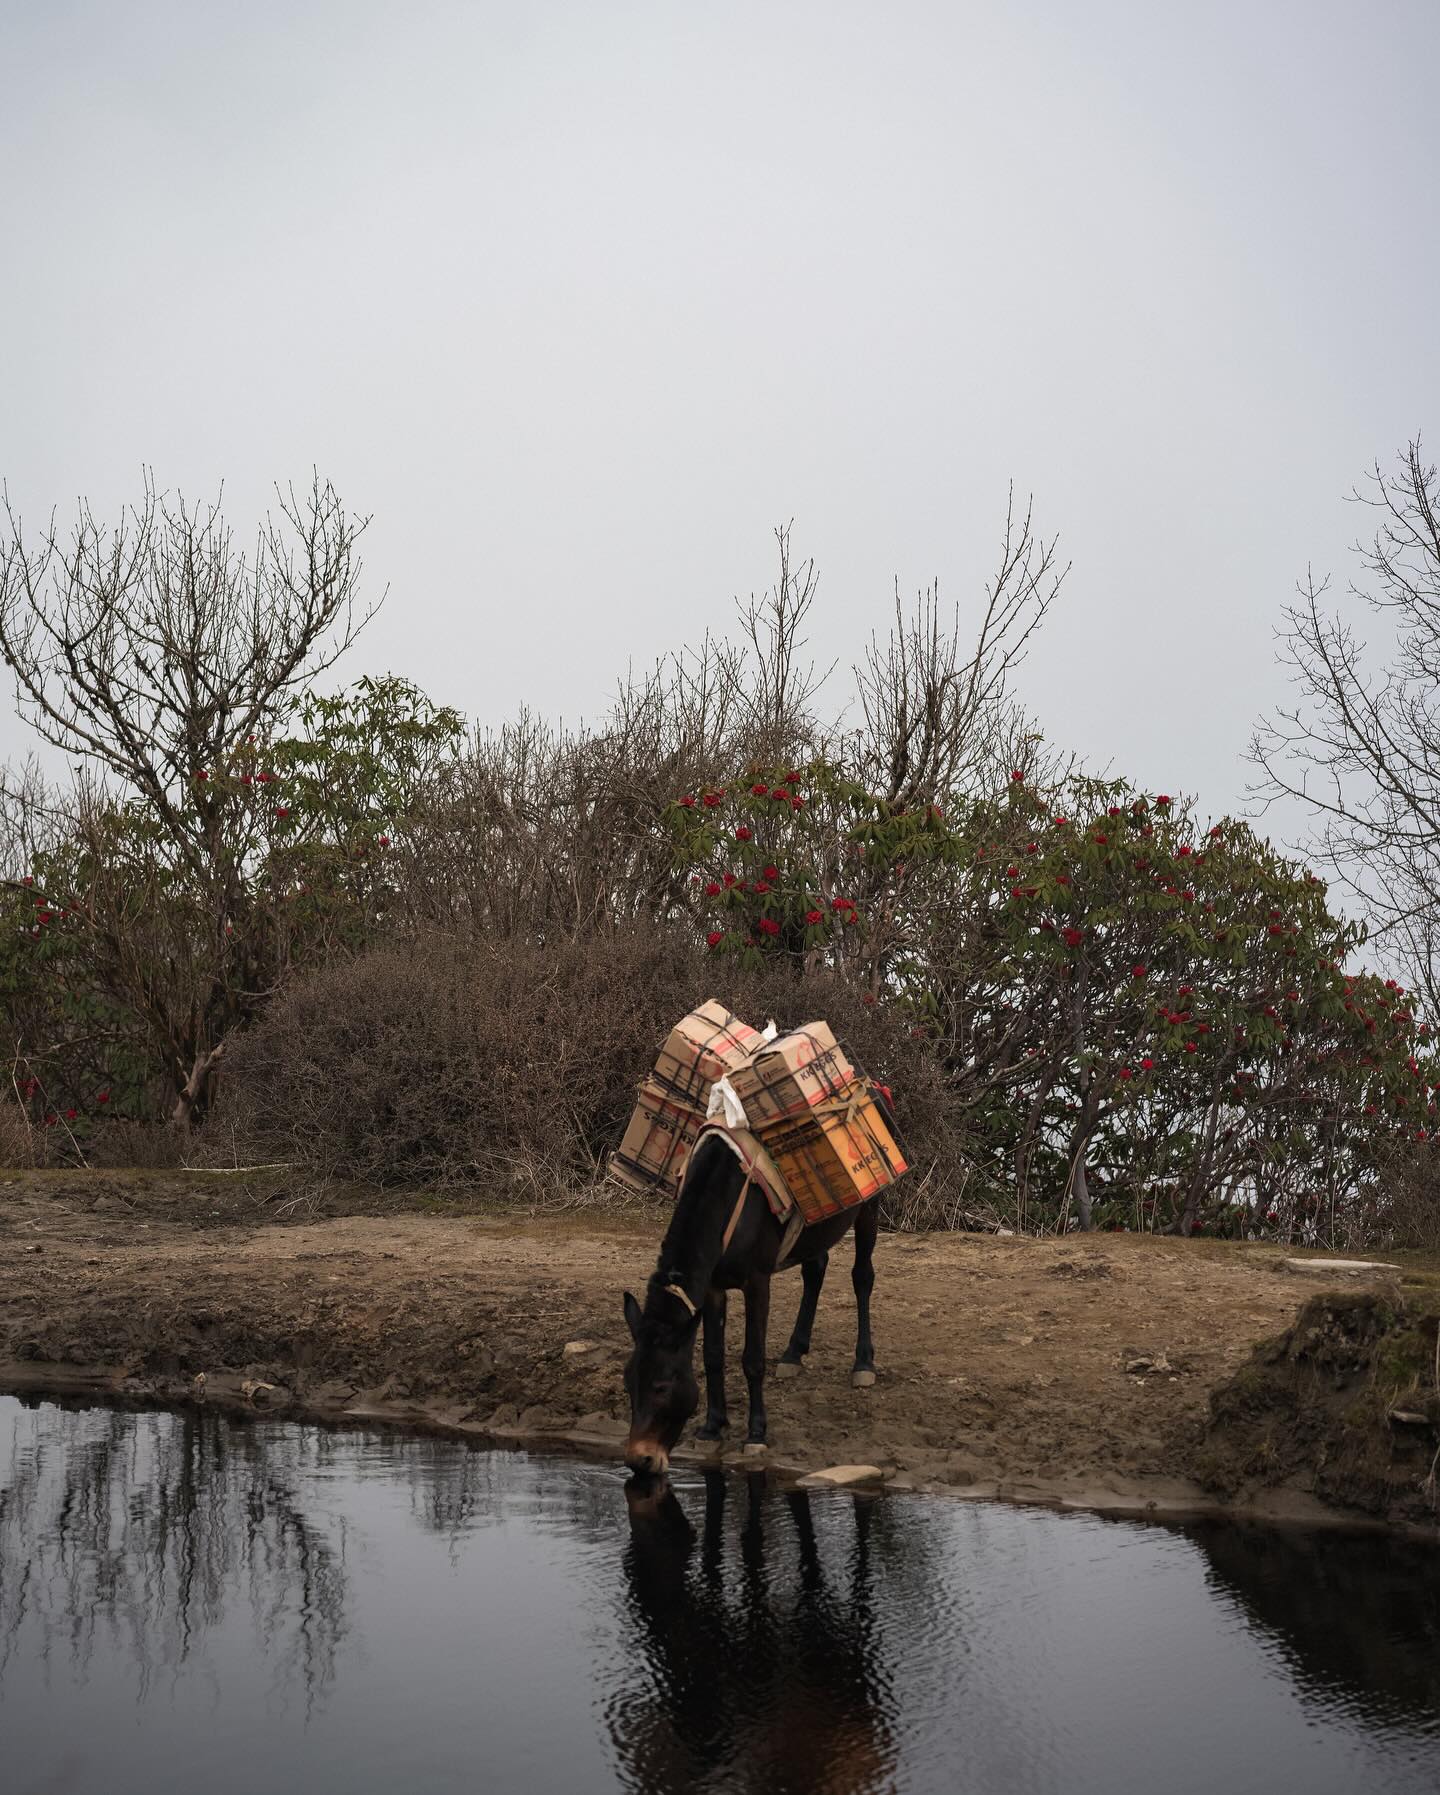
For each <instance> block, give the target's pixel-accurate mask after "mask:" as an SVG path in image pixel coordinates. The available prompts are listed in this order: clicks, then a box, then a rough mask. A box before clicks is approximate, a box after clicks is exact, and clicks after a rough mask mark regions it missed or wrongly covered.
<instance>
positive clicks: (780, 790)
mask: <svg viewBox="0 0 1440 1795" xmlns="http://www.w3.org/2000/svg"><path fill="white" fill-rule="evenodd" d="M770 796H771V797H772V798H775V799H777V800H778V802H780V803H781V804H788V803H789V802H790V794H789V792H787V791H786V789H785V787H784V786H783V785H777V786H776V787H775V789H774V791H773V792H771V794H770Z"/></svg>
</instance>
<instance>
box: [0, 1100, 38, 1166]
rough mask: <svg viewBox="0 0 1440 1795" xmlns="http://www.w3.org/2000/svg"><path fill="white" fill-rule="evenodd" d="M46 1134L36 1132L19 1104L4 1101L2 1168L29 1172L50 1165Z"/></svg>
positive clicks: (0, 1103) (0, 1113)
mask: <svg viewBox="0 0 1440 1795" xmlns="http://www.w3.org/2000/svg"><path fill="white" fill-rule="evenodd" d="M45 1134H46V1130H45V1129H43V1128H36V1127H35V1125H34V1124H33V1123H32V1122H31V1121H30V1118H29V1117H28V1116H27V1115H26V1114H25V1111H24V1110H23V1109H21V1107H20V1105H19V1104H18V1103H14V1102H12V1101H10V1100H9V1099H8V1098H6V1099H0V1166H4V1167H6V1168H7V1169H8V1170H18V1169H19V1168H22V1167H23V1168H24V1169H26V1170H27V1171H28V1170H29V1169H31V1168H32V1167H34V1166H43V1165H47V1164H48V1163H49V1161H48V1159H47V1157H46V1141H45Z"/></svg>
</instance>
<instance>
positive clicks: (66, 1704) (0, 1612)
mask: <svg viewBox="0 0 1440 1795" xmlns="http://www.w3.org/2000/svg"><path fill="white" fill-rule="evenodd" d="M0 1785H3V1787H4V1789H5V1790H6V1791H7V1795H40V1792H41V1791H44V1792H45V1795H54V1792H59V1791H86V1792H88V1791H96V1792H97V1795H98V1792H100V1791H104V1792H105V1795H130V1792H132V1791H133V1792H135V1795H142V1792H143V1795H160V1792H164V1791H170V1790H175V1791H187V1792H190V1791H203V1792H204V1795H228V1792H229V1791H245V1792H246V1795H250V1792H252V1791H256V1790H267V1791H276V1792H283V1791H287V1790H292V1789H294V1790H304V1791H306V1792H307V1795H330V1792H331V1791H335V1792H336V1795H338V1792H339V1791H345V1792H346V1795H356V1792H365V1791H371V1790H376V1791H379V1790H384V1791H386V1792H387V1795H394V1792H396V1791H432V1790H434V1791H451V1790H456V1791H459V1790H464V1791H474V1792H479V1791H485V1790H505V1791H507V1792H509V1791H516V1792H519V1795H540V1792H548V1791H557V1792H562V1791H563V1792H565V1795H584V1792H588V1791H591V1790H595V1791H605V1790H612V1789H625V1790H635V1791H647V1792H648V1791H657V1792H661V1795H670V1792H671V1791H675V1792H677V1795H678V1792H680V1791H686V1792H687V1795H699V1792H701V1791H710V1790H727V1791H729V1790H744V1791H750V1790H754V1791H765V1792H766V1795H788V1792H790V1791H826V1792H828V1795H861V1792H862V1791H881V1790H892V1789H893V1790H917V1791H918V1790H925V1791H929V1790H935V1791H945V1792H946V1795H951V1792H966V1791H975V1792H976V1795H1012V1792H1013V1795H1030V1792H1035V1795H1039V1792H1041V1791H1044V1792H1047V1795H1048V1792H1050V1791H1056V1792H1059V1791H1064V1792H1065V1795H1091V1792H1094V1795H1101V1792H1104V1795H1128V1792H1129V1791H1136V1792H1140V1791H1144V1792H1145V1795H1159V1792H1162V1791H1163V1792H1164V1795H1188V1792H1189V1791H1194V1792H1195V1795H1202V1792H1203V1795H1217V1792H1219V1795H1244V1792H1245V1791H1256V1792H1264V1795H1271V1792H1273V1791H1287V1790H1300V1791H1304V1792H1305V1795H1331V1792H1332V1791H1333V1792H1334V1795H1351V1792H1352V1791H1361V1790H1363V1791H1366V1795H1399V1792H1402V1791H1403V1792H1404V1795H1411V1792H1412V1791H1413V1792H1414V1795H1420V1792H1421V1791H1424V1792H1425V1795H1434V1791H1435V1790H1436V1789H1437V1788H1440V1554H1435V1553H1429V1552H1424V1551H1418V1550H1413V1549H1409V1548H1406V1547H1404V1546H1402V1545H1400V1544H1398V1543H1396V1542H1391V1541H1385V1540H1376V1539H1369V1538H1362V1537H1354V1536H1348V1535H1344V1534H1325V1535H1314V1534H1307V1533H1299V1532H1280V1531H1265V1530H1261V1529H1258V1528H1244V1527H1236V1526H1219V1525H1210V1524H1206V1525H1197V1526H1191V1527H1187V1528H1183V1529H1176V1528H1162V1527H1156V1526H1149V1525H1137V1524H1133V1523H1128V1522H1124V1523H1122V1522H1107V1521H1102V1520H1098V1519H1094V1518H1090V1517H1087V1516H1083V1515H1059V1514H1050V1513H1047V1512H1044V1511H1040V1510H1026V1509H1011V1508H1004V1507H1000V1506H996V1505H991V1504H973V1505H972V1504H968V1503H961V1502H954V1501H943V1500H935V1501H930V1500H925V1499H922V1498H915V1497H906V1498H894V1499H890V1500H886V1499H879V1500H877V1499H875V1498H864V1497H855V1496H853V1495H845V1494H840V1493H835V1494H828V1493H827V1494H825V1495H823V1496H813V1495H812V1496H808V1497H807V1496H805V1495H801V1494H790V1495H786V1494H783V1493H778V1492H775V1491H773V1490H768V1489H767V1488H766V1486H765V1484H764V1482H763V1480H762V1479H760V1478H754V1479H751V1480H748V1481H747V1480H738V1479H734V1478H731V1479H726V1478H723V1477H721V1476H719V1475H715V1474H712V1475H710V1476H704V1475H701V1474H699V1473H696V1474H694V1475H692V1476H688V1477H681V1478H679V1479H677V1481H676V1483H675V1485H674V1486H673V1488H672V1489H671V1490H670V1491H669V1492H668V1494H667V1495H666V1496H665V1497H664V1498H663V1499H655V1498H647V1499H644V1500H641V1499H640V1498H639V1497H638V1496H637V1494H636V1493H635V1492H634V1491H631V1492H629V1493H628V1496H627V1491H626V1489H625V1486H624V1484H623V1482H622V1478H621V1476H620V1474H619V1472H618V1471H617V1470H616V1469H614V1468H612V1467H609V1466H593V1465H587V1464H577V1463H571V1462H567V1461H564V1460H556V1459H542V1458H535V1457H530V1456H527V1455H525V1454H523V1453H501V1452H480V1451H473V1450H468V1449H467V1448H465V1447H464V1446H462V1445H457V1444H452V1443H450V1442H445V1441H435V1440H427V1439H421V1438H410V1437H407V1436H404V1435H399V1434H391V1433H383V1432H350V1433H331V1432H324V1431H320V1430H316V1429H312V1428H305V1427H296V1426H292V1425H287V1424H283V1423H268V1422H257V1423H255V1424H252V1425H249V1426H238V1425H234V1424H231V1423H227V1422H225V1421H223V1420H220V1419H218V1418H216V1417H213V1416H205V1415H171V1414H136V1413H130V1412H125V1411H122V1410H107V1409H81V1410H70V1409H63V1408H60V1407H56V1406H55V1405H53V1404H49V1403H45V1404H38V1405H34V1406H25V1405H22V1404H21V1403H20V1402H18V1401H15V1400H13V1399H10V1398H0Z"/></svg>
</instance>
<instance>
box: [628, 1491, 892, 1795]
mask: <svg viewBox="0 0 1440 1795" xmlns="http://www.w3.org/2000/svg"><path fill="white" fill-rule="evenodd" d="M746 1481H747V1483H748V1486H749V1495H748V1500H747V1503H746V1508H745V1511H744V1514H743V1518H742V1524H741V1527H740V1530H739V1540H738V1546H739V1552H738V1562H736V1555H735V1554H734V1553H733V1550H732V1549H731V1547H732V1542H729V1541H727V1539H726V1529H725V1508H726V1497H727V1492H728V1490H729V1489H731V1488H733V1487H735V1486H734V1485H733V1484H732V1483H731V1481H730V1480H729V1479H727V1478H726V1477H725V1476H724V1475H723V1474H721V1473H720V1472H710V1473H708V1474H707V1475H706V1479H705V1519H704V1526H703V1532H702V1535H701V1544H700V1552H699V1559H698V1563H696V1562H693V1559H694V1548H695V1531H694V1529H693V1527H692V1526H691V1524H690V1522H689V1520H688V1518H687V1517H686V1515H685V1512H684V1510H683V1508H682V1507H681V1505H680V1502H679V1500H678V1499H677V1497H676V1495H675V1493H674V1491H673V1490H672V1489H671V1488H670V1487H669V1485H668V1483H666V1482H665V1481H664V1480H658V1481H652V1480H639V1479H637V1480H633V1481H632V1482H631V1483H630V1484H629V1485H628V1486H627V1488H626V1500H627V1502H628V1504H629V1508H630V1544H629V1548H628V1550H627V1552H626V1555H625V1579H626V1586H627V1593H628V1595H629V1598H630V1605H631V1611H632V1613H633V1615H634V1618H635V1619H636V1621H638V1623H639V1629H640V1645H641V1653H642V1663H643V1668H644V1673H645V1686H644V1688H643V1689H634V1688H629V1689H626V1690H624V1691H622V1692H621V1693H619V1694H618V1695H616V1696H615V1697H614V1698H613V1699H612V1700H611V1701H610V1703H609V1704H608V1713H607V1720H608V1724H609V1727H610V1732H611V1736H612V1738H613V1740H614V1743H615V1747H616V1750H617V1752H618V1753H619V1756H620V1759H621V1765H622V1777H623V1780H624V1782H625V1786H626V1787H628V1788H635V1789H645V1790H654V1791H656V1792H657V1795H670V1792H671V1791H672V1790H673V1791H681V1790H684V1791H701V1790H705V1789H708V1788H712V1787H714V1788H725V1789H757V1790H758V1789H763V1790H765V1791H767V1795H791V1792H794V1795H801V1792H804V1791H821V1790H824V1791H827V1792H829V1795H862V1792H866V1795H868V1792H869V1791H879V1790H882V1789H888V1788H891V1787H893V1783H894V1775H895V1742H894V1738H893V1734H892V1731H891V1720H890V1716H889V1714H888V1712H887V1711H886V1707H885V1697H886V1692H887V1690H888V1687H889V1677H888V1675H887V1673H886V1669H885V1665H884V1661H883V1658H882V1655H881V1651H880V1646H879V1633H878V1628H877V1625H876V1618H875V1604H874V1600H873V1585H872V1573H871V1563H870V1548H869V1534H870V1527H871V1522H872V1519H873V1517H874V1514H875V1503H874V1500H873V1498H867V1497H861V1496H856V1497H851V1498H850V1500H849V1503H846V1502H845V1499H844V1498H842V1497H839V1496H836V1497H831V1498H827V1506H828V1504H831V1503H833V1504H834V1507H835V1509H836V1510H841V1509H848V1508H850V1506H851V1505H852V1504H853V1518H854V1530H853V1534H852V1535H851V1537H850V1539H849V1541H848V1542H847V1544H848V1551H847V1554H846V1562H845V1563H844V1565H843V1567H839V1574H837V1566H836V1565H835V1564H834V1563H833V1562H831V1563H830V1565H829V1566H828V1568H827V1566H826V1565H825V1564H822V1546H821V1543H820V1541H818V1540H817V1537H816V1528H815V1519H816V1517H815V1514H814V1512H813V1511H812V1509H811V1505H810V1500H809V1498H808V1497H807V1496H806V1495H805V1493H804V1492H803V1491H794V1492H791V1493H789V1494H787V1495H785V1496H783V1497H777V1498H774V1499H773V1500H771V1501H769V1502H763V1501H762V1497H763V1493H764V1479H763V1478H761V1477H758V1476H752V1477H750V1478H748V1479H747V1480H746ZM782 1507H783V1509H784V1511H785V1514H786V1517H787V1518H788V1521H789V1523H790V1525H788V1526H787V1527H785V1528H784V1529H782V1530H780V1531H778V1532H772V1534H771V1537H770V1538H768V1539H767V1537H766V1532H765V1522H766V1520H767V1519H769V1520H774V1519H776V1518H779V1516H778V1514H777V1511H778V1510H780V1509H781V1508H782ZM825 1531H826V1533H827V1534H828V1532H829V1529H828V1528H827V1529H825ZM847 1531H848V1529H847ZM829 1546H830V1541H829V1540H828V1539H827V1540H826V1542H825V1548H824V1549H825V1550H827V1551H828V1549H829Z"/></svg>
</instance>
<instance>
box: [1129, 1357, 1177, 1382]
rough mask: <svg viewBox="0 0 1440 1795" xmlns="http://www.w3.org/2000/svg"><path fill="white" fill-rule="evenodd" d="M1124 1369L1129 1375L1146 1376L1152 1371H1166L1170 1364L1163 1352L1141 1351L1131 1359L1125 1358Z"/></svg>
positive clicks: (1168, 1369)
mask: <svg viewBox="0 0 1440 1795" xmlns="http://www.w3.org/2000/svg"><path fill="white" fill-rule="evenodd" d="M1125 1369H1126V1371H1128V1372H1129V1374H1130V1375H1131V1377H1147V1376H1149V1375H1150V1374H1151V1373H1152V1372H1160V1373H1168V1372H1169V1371H1170V1369H1171V1366H1170V1361H1169V1359H1167V1358H1166V1357H1165V1354H1164V1353H1163V1352H1154V1353H1150V1352H1143V1353H1139V1354H1137V1355H1136V1357H1135V1358H1133V1359H1126V1361H1125Z"/></svg>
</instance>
